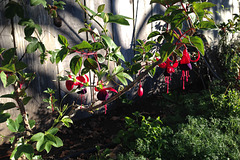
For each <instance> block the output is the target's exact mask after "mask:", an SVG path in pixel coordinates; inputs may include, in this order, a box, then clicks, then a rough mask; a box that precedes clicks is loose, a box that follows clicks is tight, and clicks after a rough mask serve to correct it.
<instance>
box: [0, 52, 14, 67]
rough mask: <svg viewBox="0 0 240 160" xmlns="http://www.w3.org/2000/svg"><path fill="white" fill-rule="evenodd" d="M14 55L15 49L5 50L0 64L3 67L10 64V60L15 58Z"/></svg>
mask: <svg viewBox="0 0 240 160" xmlns="http://www.w3.org/2000/svg"><path fill="white" fill-rule="evenodd" d="M15 53H16V48H10V49H8V50H6V51H5V52H4V53H3V54H2V56H3V60H2V62H1V65H2V66H5V65H7V64H9V63H10V62H12V60H13V58H14V56H15Z"/></svg>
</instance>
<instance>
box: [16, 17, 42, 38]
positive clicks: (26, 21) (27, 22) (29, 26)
mask: <svg viewBox="0 0 240 160" xmlns="http://www.w3.org/2000/svg"><path fill="white" fill-rule="evenodd" d="M18 24H19V25H22V26H26V27H25V28H24V33H25V36H26V37H30V36H31V35H32V34H33V32H34V31H35V29H36V30H37V31H38V33H39V35H41V34H42V28H41V27H40V26H39V25H38V24H35V23H34V21H33V20H32V19H30V18H23V19H21V20H20V21H19V22H18Z"/></svg>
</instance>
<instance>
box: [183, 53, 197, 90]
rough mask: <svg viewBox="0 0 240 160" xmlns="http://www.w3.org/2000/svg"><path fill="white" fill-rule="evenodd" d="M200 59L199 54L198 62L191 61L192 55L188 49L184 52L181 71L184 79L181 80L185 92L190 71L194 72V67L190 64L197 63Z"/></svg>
mask: <svg viewBox="0 0 240 160" xmlns="http://www.w3.org/2000/svg"><path fill="white" fill-rule="evenodd" d="M199 58H200V54H199V52H198V57H197V59H196V60H191V58H190V55H189V53H188V51H187V49H184V50H183V56H182V58H181V60H180V61H179V62H180V65H179V67H180V69H181V70H182V77H181V80H183V90H184V89H185V80H186V82H188V78H189V77H190V75H189V70H192V65H191V63H190V62H197V61H198V60H199Z"/></svg>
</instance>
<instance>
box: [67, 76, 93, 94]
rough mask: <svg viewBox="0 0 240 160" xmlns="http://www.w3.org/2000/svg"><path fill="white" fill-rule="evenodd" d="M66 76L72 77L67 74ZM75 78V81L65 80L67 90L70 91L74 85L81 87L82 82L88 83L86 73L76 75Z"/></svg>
mask: <svg viewBox="0 0 240 160" xmlns="http://www.w3.org/2000/svg"><path fill="white" fill-rule="evenodd" d="M68 77H69V78H72V76H71V75H68ZM76 79H77V81H76V82H74V81H73V80H67V81H66V88H67V90H69V91H71V90H72V89H73V87H74V86H78V88H81V87H83V86H84V83H88V82H89V78H88V76H87V75H83V76H77V77H76ZM80 92H81V91H80Z"/></svg>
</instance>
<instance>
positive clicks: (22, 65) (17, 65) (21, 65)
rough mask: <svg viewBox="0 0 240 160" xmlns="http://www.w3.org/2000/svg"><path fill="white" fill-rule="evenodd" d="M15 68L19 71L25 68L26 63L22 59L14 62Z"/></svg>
mask: <svg viewBox="0 0 240 160" xmlns="http://www.w3.org/2000/svg"><path fill="white" fill-rule="evenodd" d="M15 68H16V71H17V72H18V71H21V70H23V69H25V68H27V64H26V63H24V62H22V61H17V62H16V63H15Z"/></svg>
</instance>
